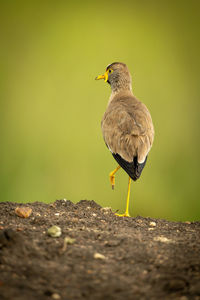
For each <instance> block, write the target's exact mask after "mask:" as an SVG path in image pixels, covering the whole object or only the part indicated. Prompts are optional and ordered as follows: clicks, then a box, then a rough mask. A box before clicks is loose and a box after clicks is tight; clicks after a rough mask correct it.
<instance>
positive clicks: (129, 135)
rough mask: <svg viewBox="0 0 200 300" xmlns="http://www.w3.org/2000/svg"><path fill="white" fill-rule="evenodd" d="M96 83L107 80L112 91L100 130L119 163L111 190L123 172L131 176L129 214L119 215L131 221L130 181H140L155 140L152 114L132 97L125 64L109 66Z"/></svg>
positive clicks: (129, 75) (130, 80) (112, 174)
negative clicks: (119, 172)
mask: <svg viewBox="0 0 200 300" xmlns="http://www.w3.org/2000/svg"><path fill="white" fill-rule="evenodd" d="M95 79H96V80H100V79H104V81H105V82H106V83H108V84H109V85H110V87H111V95H110V98H109V101H108V105H107V108H106V111H105V113H104V115H103V118H102V121H101V129H102V134H103V138H104V141H105V144H106V146H107V147H108V149H109V150H110V152H111V153H112V155H113V157H114V159H115V160H116V161H117V163H118V166H117V168H116V169H115V170H114V171H112V172H110V173H109V178H110V183H111V186H112V189H114V186H115V174H116V172H117V171H118V170H119V169H120V168H122V169H124V171H125V172H126V173H127V174H128V176H129V178H128V192H127V198H126V210H125V213H123V214H117V213H116V215H117V216H120V217H130V214H129V199H130V188H131V180H133V181H136V180H138V179H139V177H140V175H141V173H142V170H143V168H144V166H145V164H146V161H147V157H148V154H149V151H150V149H151V147H152V144H153V140H154V126H153V122H152V118H151V114H150V112H149V110H148V109H147V107H146V105H145V104H143V103H142V102H141V101H140V100H138V99H137V98H136V97H135V96H134V95H133V91H132V78H131V74H130V72H129V70H128V67H127V65H126V64H125V63H122V62H114V63H112V64H109V65H108V66H107V67H106V71H105V73H104V74H103V75H99V76H97V77H96V78H95Z"/></svg>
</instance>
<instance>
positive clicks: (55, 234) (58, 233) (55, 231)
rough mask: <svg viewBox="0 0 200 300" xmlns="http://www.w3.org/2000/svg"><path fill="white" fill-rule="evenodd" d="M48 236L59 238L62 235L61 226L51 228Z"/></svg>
mask: <svg viewBox="0 0 200 300" xmlns="http://www.w3.org/2000/svg"><path fill="white" fill-rule="evenodd" d="M47 233H48V235H50V236H51V237H59V236H61V234H62V231H61V228H60V227H59V226H56V225H54V226H51V227H50V228H49V229H48V230H47Z"/></svg>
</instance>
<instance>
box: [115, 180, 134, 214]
mask: <svg viewBox="0 0 200 300" xmlns="http://www.w3.org/2000/svg"><path fill="white" fill-rule="evenodd" d="M130 190H131V177H129V179H128V194H127V198H126V211H125V213H124V214H116V216H119V217H130V215H129V198H130Z"/></svg>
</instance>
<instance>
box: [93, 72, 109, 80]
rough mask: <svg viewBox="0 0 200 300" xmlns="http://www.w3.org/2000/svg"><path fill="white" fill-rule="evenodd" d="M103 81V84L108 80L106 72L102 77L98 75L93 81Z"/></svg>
mask: <svg viewBox="0 0 200 300" xmlns="http://www.w3.org/2000/svg"><path fill="white" fill-rule="evenodd" d="M99 79H104V81H105V82H107V80H108V72H107V71H106V72H105V74H104V75H99V76H97V77H96V78H95V80H99Z"/></svg>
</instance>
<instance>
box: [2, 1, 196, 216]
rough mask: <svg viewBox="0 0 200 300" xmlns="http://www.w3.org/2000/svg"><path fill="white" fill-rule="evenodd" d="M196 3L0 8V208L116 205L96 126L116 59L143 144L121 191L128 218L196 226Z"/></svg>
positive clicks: (120, 180) (121, 178)
mask: <svg viewBox="0 0 200 300" xmlns="http://www.w3.org/2000/svg"><path fill="white" fill-rule="evenodd" d="M199 12H200V9H199V1H176V0H175V1H159V0H158V1H147V0H146V1H144V0H143V1H133V0H132V1H116V0H115V1H113V0H110V1H104V0H102V1H87V0H85V1H51V0H49V1H37V0H34V1H33V0H29V1H20V0H19V1H3V0H2V1H1V2H0V34H1V35H0V52H1V55H0V64H1V67H0V131H1V145H0V153H1V154H0V185H1V196H0V201H15V202H33V201H44V202H52V201H54V200H55V199H61V198H66V199H70V200H72V201H73V202H77V201H79V200H81V199H89V200H92V199H93V200H95V201H96V202H97V203H99V204H101V205H102V206H111V207H112V208H113V209H114V210H117V209H119V211H120V212H123V210H124V209H125V199H126V192H127V183H128V176H127V175H126V173H125V172H123V171H122V170H120V171H119V172H118V174H117V176H116V189H115V191H112V190H111V187H110V183H109V178H108V174H109V172H110V171H111V170H113V169H114V168H115V167H116V163H115V161H114V159H113V158H112V155H111V154H110V153H109V151H108V150H107V148H106V146H105V145H104V142H103V138H102V134H101V128H100V122H101V118H102V115H103V113H104V111H105V108H106V105H107V101H108V97H109V95H110V87H109V86H108V84H105V83H104V82H103V81H95V80H94V78H95V76H97V75H99V74H102V73H104V71H105V67H106V66H107V65H108V64H109V63H112V62H114V61H122V62H125V63H126V64H127V65H128V67H129V70H130V72H131V74H132V77H133V90H134V94H135V95H136V96H137V97H138V98H139V99H140V100H141V101H142V102H144V103H145V104H146V105H147V107H148V108H149V110H150V112H151V114H152V118H153V121H154V126H155V132H156V135H155V142H154V145H153V148H152V150H151V152H150V155H149V158H148V163H147V165H146V167H145V169H144V171H143V174H142V176H141V179H140V180H139V181H138V182H136V183H134V184H133V185H132V190H131V208H130V212H131V214H132V215H133V216H136V215H142V216H151V217H158V218H167V219H169V220H183V221H184V220H199V218H200V199H199V198H200V197H199V191H200V183H199V170H200V169H199V167H200V166H199V146H200V141H199V113H200V97H199V94H200V80H199V79H200V76H199V74H200V55H199V53H200V45H199V32H200V30H199V29H200V13H199Z"/></svg>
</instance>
